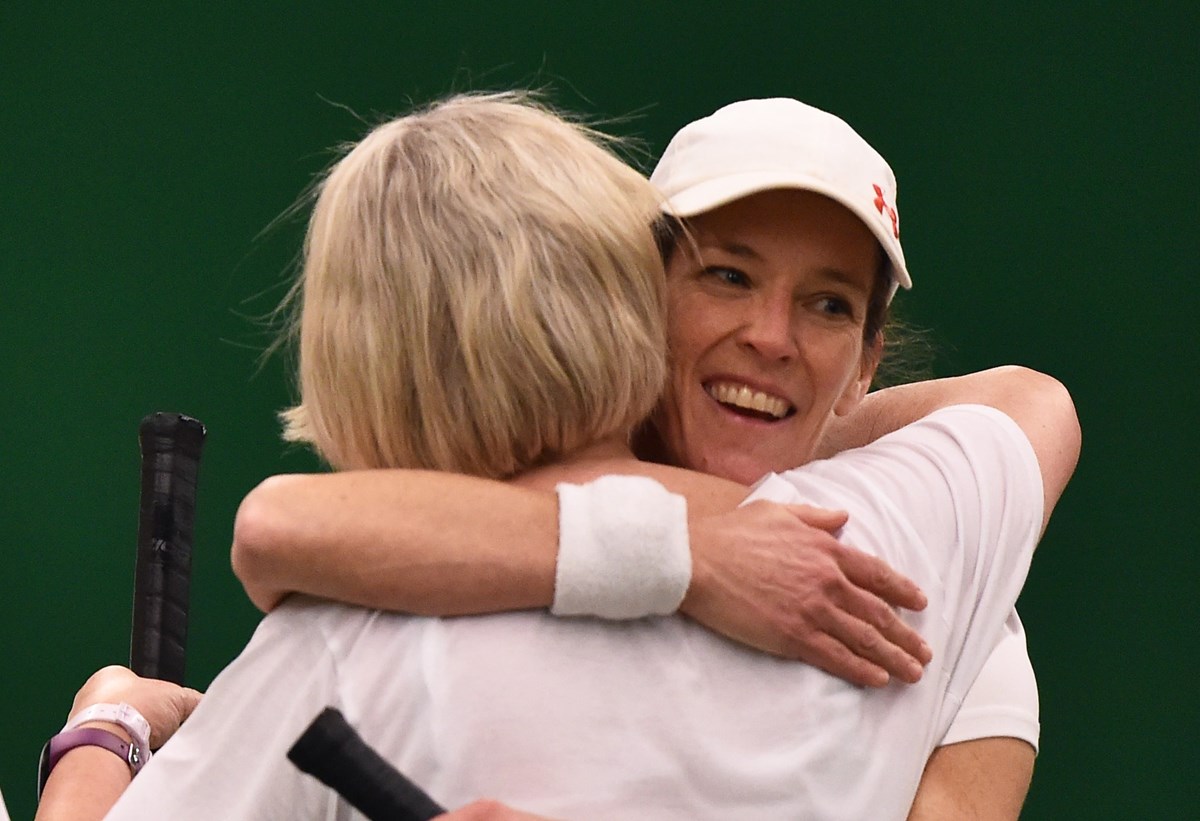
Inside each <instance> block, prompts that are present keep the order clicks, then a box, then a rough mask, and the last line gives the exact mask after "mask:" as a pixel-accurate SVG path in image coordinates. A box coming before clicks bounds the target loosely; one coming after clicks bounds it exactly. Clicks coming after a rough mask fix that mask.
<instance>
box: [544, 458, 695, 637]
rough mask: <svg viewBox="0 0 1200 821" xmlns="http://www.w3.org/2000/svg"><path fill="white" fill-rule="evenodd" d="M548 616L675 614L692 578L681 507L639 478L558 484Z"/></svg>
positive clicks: (682, 501)
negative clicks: (554, 561) (551, 602)
mask: <svg viewBox="0 0 1200 821" xmlns="http://www.w3.org/2000/svg"><path fill="white" fill-rule="evenodd" d="M556 490H557V491H558V511H559V512H558V566H557V568H556V571H555V578H554V605H553V606H552V607H551V608H550V612H551V613H553V614H554V615H556V616H600V617H601V618H606V619H638V618H641V617H643V616H655V615H659V616H661V615H667V614H670V613H674V612H675V611H676V610H678V609H679V604H680V603H681V602H682V601H683V596H684V594H685V593H687V589H688V585H689V584H691V580H692V553H691V550H690V548H689V546H688V529H687V501H686V500H685V499H684V498H683V497H682V496H679V495H677V494H674V493H671V492H669V491H668V490H667V489H666V488H664V487H663V486H662V485H660V484H659V483H658V482H656V481H654V480H653V479H648V478H646V477H643V476H604V477H602V478H600V479H597V480H596V481H594V482H590V483H588V484H586V485H568V484H560V485H558V486H557V488H556Z"/></svg>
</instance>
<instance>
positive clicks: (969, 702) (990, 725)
mask: <svg viewBox="0 0 1200 821" xmlns="http://www.w3.org/2000/svg"><path fill="white" fill-rule="evenodd" d="M1038 715H1039V714H1038V689H1037V678H1036V676H1035V675H1034V672H1033V663H1032V662H1031V661H1030V660H1029V650H1028V648H1027V647H1026V644H1025V629H1024V627H1022V625H1021V619H1020V618H1019V617H1018V616H1017V612H1016V611H1015V610H1014V611H1013V612H1012V614H1011V615H1010V616H1009V617H1008V621H1007V622H1005V625H1004V635H1003V636H1002V637H1001V639H1000V641H999V642H998V643H997V644H996V648H995V649H994V650H992V654H991V655H990V656H988V660H987V662H986V663H985V664H984V665H983V670H981V671H980V673H979V676H978V678H976V679H975V683H974V684H972V685H971V689H970V690H968V691H967V695H966V698H964V699H963V703H962V706H961V707H959V709H958V714H957V715H956V716H955V717H954V721H953V723H951V725H950V729H949V730H947V731H946V735H945V736H944V737H943V738H942V742H941V743H942V746H944V745H946V744H957V743H958V742H960V741H974V740H976V739H980V738H999V737H1005V738H1019V739H1021V740H1022V741H1025V742H1027V743H1028V744H1029V745H1030V746H1031V747H1033V749H1034V752H1036V751H1037V749H1038V737H1039V733H1040V730H1041V725H1040V724H1039V722H1038Z"/></svg>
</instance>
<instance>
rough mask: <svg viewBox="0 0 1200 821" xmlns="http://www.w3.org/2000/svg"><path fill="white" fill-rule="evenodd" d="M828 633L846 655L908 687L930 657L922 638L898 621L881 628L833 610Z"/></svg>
mask: <svg viewBox="0 0 1200 821" xmlns="http://www.w3.org/2000/svg"><path fill="white" fill-rule="evenodd" d="M894 615H895V614H893V617H894ZM828 632H829V635H830V636H831V637H832V638H834V639H836V640H838V641H839V642H841V643H842V645H843V646H844V647H845V648H846V649H847V652H849V653H852V654H853V655H855V656H858V657H859V658H861V659H862V660H864V661H867V662H870V663H871V664H873V665H875V666H876V667H879V668H882V669H883V670H885V671H886V672H887V673H888V674H889V675H891V676H894V677H895V678H898V679H899V680H900V681H905V682H908V683H909V684H915V683H916V682H918V681H920V680H921V674H922V673H923V672H924V661H928V659H929V658H930V657H931V656H932V654H931V653H930V652H929V648H928V647H926V646H925V643H924V641H922V640H921V637H920V636H919V635H917V633H916V632H915V631H913V630H912V629H911V628H909V627H908V626H907V625H905V624H904V623H903V622H901V621H900V620H899V619H896V624H894V625H889V627H887V628H884V629H880V628H878V627H876V626H875V625H873V624H871V623H869V622H866V621H864V620H862V619H860V618H856V617H855V616H852V615H850V614H849V613H847V612H844V611H834V612H833V613H832V623H831V624H830V625H829V628H828ZM922 658H923V659H924V661H922ZM885 683H886V682H885Z"/></svg>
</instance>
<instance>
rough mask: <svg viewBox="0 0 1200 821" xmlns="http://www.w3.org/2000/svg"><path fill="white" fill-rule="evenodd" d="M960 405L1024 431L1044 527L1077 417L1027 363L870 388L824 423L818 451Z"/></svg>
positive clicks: (1076, 437)
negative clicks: (1036, 471) (989, 412)
mask: <svg viewBox="0 0 1200 821" xmlns="http://www.w3.org/2000/svg"><path fill="white" fill-rule="evenodd" d="M962 404H976V405H987V406H989V407H992V408H995V409H996V410H999V411H1001V412H1003V413H1004V414H1006V415H1007V416H1009V417H1010V418H1011V419H1012V420H1013V421H1014V422H1016V423H1017V425H1018V426H1019V427H1020V428H1021V430H1022V431H1023V432H1024V433H1025V436H1026V437H1027V438H1028V439H1029V442H1030V444H1031V445H1032V447H1033V450H1034V453H1035V454H1036V456H1037V459H1038V463H1039V466H1040V468H1041V471H1042V484H1043V490H1044V493H1045V504H1044V507H1043V523H1042V524H1043V527H1044V526H1045V522H1046V520H1048V519H1049V516H1050V513H1051V512H1052V511H1053V509H1054V506H1055V504H1056V503H1057V502H1058V498H1059V496H1060V495H1061V494H1062V491H1063V489H1064V488H1065V487H1066V484H1067V481H1068V480H1069V479H1070V478H1071V474H1072V473H1073V472H1074V470H1075V464H1076V461H1077V460H1078V458H1079V448H1080V431H1079V420H1078V417H1077V416H1076V414H1075V406H1074V403H1073V402H1072V400H1071V396H1070V394H1069V393H1068V392H1067V389H1066V388H1065V387H1063V385H1062V384H1061V383H1059V382H1058V380H1056V379H1054V378H1053V377H1051V376H1047V375H1045V374H1042V373H1038V372H1037V371H1034V370H1030V369H1029V368H1023V367H1019V366H1015V365H1007V366H1003V367H999V368H991V369H990V370H986V371H980V372H978V373H972V374H967V375H965V376H955V377H949V378H946V379H931V380H928V381H925V382H914V383H912V384H909V385H897V386H896V387H893V388H885V389H883V390H879V391H875V392H874V393H871V394H868V395H867V396H866V397H865V398H864V399H863V401H862V402H860V403H859V404H858V406H857V407H856V408H855V409H854V411H852V412H851V413H849V414H847V415H846V416H844V417H840V418H837V419H835V420H834V421H833V422H831V423H830V425H829V428H828V429H827V430H826V432H825V435H824V437H823V438H822V441H821V447H820V452H819V453H818V455H819V456H821V457H823V458H827V457H829V456H832V455H834V454H836V453H839V452H841V451H843V450H848V449H850V448H856V447H861V446H863V445H867V444H870V443H871V442H874V441H875V440H877V439H879V438H880V437H882V436H886V435H887V434H889V433H891V432H892V431H895V430H899V429H900V428H902V427H904V426H905V425H909V424H912V423H913V422H916V421H917V420H919V419H922V418H924V417H926V416H928V415H929V414H931V413H933V412H934V411H936V410H940V409H941V408H945V407H949V406H951V405H962Z"/></svg>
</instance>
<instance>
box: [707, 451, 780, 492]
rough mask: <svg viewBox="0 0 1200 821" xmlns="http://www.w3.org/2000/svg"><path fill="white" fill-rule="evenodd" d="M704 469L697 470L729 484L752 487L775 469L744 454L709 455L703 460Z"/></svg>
mask: <svg viewBox="0 0 1200 821" xmlns="http://www.w3.org/2000/svg"><path fill="white" fill-rule="evenodd" d="M703 462H704V467H702V468H697V470H703V471H704V472H705V473H708V474H711V475H712V476H719V477H721V478H722V479H728V480H730V481H731V482H738V483H739V484H743V485H752V484H754V483H755V482H757V481H758V480H759V479H761V478H762V477H763V475H764V474H767V473H770V472H771V471H773V470H776V469H777V468H775V467H772V466H770V465H763V464H762V462H760V461H758V460H755V459H752V458H750V457H749V456H748V455H747V454H744V453H734V454H716V455H709V456H707V457H705V458H704V459H703Z"/></svg>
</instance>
